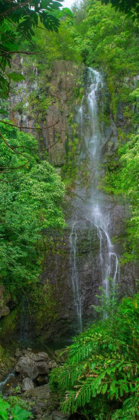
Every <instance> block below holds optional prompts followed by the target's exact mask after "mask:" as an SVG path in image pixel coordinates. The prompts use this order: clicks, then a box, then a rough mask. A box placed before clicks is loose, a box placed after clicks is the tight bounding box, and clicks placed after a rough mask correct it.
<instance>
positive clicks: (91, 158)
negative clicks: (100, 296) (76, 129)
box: [70, 68, 118, 331]
mask: <svg viewBox="0 0 139 420" xmlns="http://www.w3.org/2000/svg"><path fill="white" fill-rule="evenodd" d="M88 81H89V86H88V87H87V92H86V95H84V97H83V99H82V104H81V107H80V109H79V118H78V120H79V125H80V133H81V149H80V158H79V161H81V160H83V159H84V157H86V156H87V158H88V162H89V164H88V169H89V171H90V184H91V185H90V193H89V196H88V194H87V191H86V189H83V188H82V187H80V186H79V184H80V183H79V182H78V186H77V188H76V193H77V195H79V192H80V194H81V196H82V200H84V204H83V202H81V201H80V200H79V201H78V200H77V203H76V204H75V205H76V206H78V211H79V214H80V206H81V211H82V218H83V219H84V220H89V222H90V223H91V224H93V225H94V226H96V228H97V233H98V237H99V242H100V252H99V260H100V267H101V277H102V286H103V288H104V290H105V293H106V296H107V297H108V296H109V292H110V290H109V278H112V279H113V282H114V285H115V283H116V280H117V275H118V256H117V254H116V252H115V247H114V245H113V244H112V242H111V239H110V231H111V217H110V210H109V205H107V201H108V198H107V197H106V196H105V194H104V193H102V192H100V190H99V189H98V177H100V176H101V169H100V168H101V161H102V146H103V144H104V143H105V141H106V139H105V138H104V137H103V136H102V134H101V130H100V124H99V116H98V97H99V91H100V89H102V88H103V81H102V77H101V75H100V73H99V72H98V71H96V70H93V69H91V68H89V69H88ZM86 118H87V120H88V121H89V124H88V121H86ZM86 122H87V124H86ZM87 126H88V127H89V128H88V129H87V128H86V127H87ZM79 221H80V219H77V217H76V221H75V220H73V223H72V229H71V234H70V266H71V282H72V290H73V297H74V306H75V308H76V314H77V321H78V326H79V329H80V331H81V329H82V291H81V287H80V281H79V273H78V264H77V257H78V256H77V240H78V236H77V232H78V230H77V223H78V222H79ZM92 264H93V261H92ZM90 293H91V290H90Z"/></svg>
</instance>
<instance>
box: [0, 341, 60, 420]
mask: <svg viewBox="0 0 139 420" xmlns="http://www.w3.org/2000/svg"><path fill="white" fill-rule="evenodd" d="M9 359H10V363H7V365H6V366H8V367H9V366H10V365H11V369H10V370H11V371H10V372H7V376H6V371H5V377H3V379H2V381H1V383H0V392H3V394H4V395H6V396H7V397H8V396H10V395H16V396H19V397H20V398H21V399H23V400H25V401H26V403H27V405H28V407H29V409H30V410H31V412H32V413H33V416H34V419H38V420H41V419H43V420H60V419H61V420H67V419H68V416H66V415H64V414H63V413H61V412H60V411H59V410H58V408H59V403H58V400H57V397H56V396H55V395H54V394H52V392H51V390H50V386H49V375H50V372H51V370H52V369H53V368H55V367H56V366H57V364H58V363H59V361H58V357H57V352H55V354H54V358H53V359H52V358H50V357H49V355H48V354H47V353H45V352H38V353H34V352H33V351H32V349H30V348H27V349H24V350H20V349H17V350H16V352H15V355H14V357H12V358H11V357H10V358H9ZM11 359H12V360H11ZM61 361H62V360H61ZM3 372H4V371H3Z"/></svg>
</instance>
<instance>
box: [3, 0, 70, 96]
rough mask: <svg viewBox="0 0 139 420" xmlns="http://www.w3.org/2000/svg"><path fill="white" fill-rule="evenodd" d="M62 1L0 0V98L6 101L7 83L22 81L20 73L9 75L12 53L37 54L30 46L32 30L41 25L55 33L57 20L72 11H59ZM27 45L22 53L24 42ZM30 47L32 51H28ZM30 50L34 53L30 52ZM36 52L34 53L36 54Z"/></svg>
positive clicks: (58, 23) (10, 73)
mask: <svg viewBox="0 0 139 420" xmlns="http://www.w3.org/2000/svg"><path fill="white" fill-rule="evenodd" d="M61 1H63V0H61ZM61 7H62V4H61V2H58V1H55V0H41V1H39V0H32V1H29V2H26V0H23V1H22V3H21V1H20V0H17V1H16V0H10V1H8V2H6V1H5V0H0V10H1V13H0V29H1V30H0V96H1V98H7V96H8V93H9V88H10V81H11V80H13V81H15V82H18V81H20V80H23V77H22V75H21V74H18V73H16V72H8V71H7V69H6V66H9V67H10V66H11V59H12V57H13V54H15V53H18V52H23V53H26V54H32V53H36V51H35V46H34V44H33V43H32V38H33V36H34V33H35V32H34V30H35V28H37V27H38V26H39V24H42V25H43V29H44V30H48V31H50V30H51V31H53V30H54V31H55V32H58V28H59V25H60V17H62V16H65V15H69V16H70V18H71V15H72V13H71V11H69V10H68V9H67V8H65V9H63V11H61V10H60V8H61ZM24 40H27V44H26V45H25V43H24V47H25V49H24V48H23V50H22V46H23V41H24ZM30 46H31V52H29V49H30ZM32 47H33V52H32ZM38 53H39V51H37V54H38Z"/></svg>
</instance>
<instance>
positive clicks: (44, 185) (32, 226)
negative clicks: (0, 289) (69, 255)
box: [0, 124, 64, 293]
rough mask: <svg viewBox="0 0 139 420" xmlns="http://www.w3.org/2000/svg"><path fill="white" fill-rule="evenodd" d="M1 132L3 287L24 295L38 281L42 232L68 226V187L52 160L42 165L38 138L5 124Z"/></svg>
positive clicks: (0, 226) (0, 225)
mask: <svg viewBox="0 0 139 420" xmlns="http://www.w3.org/2000/svg"><path fill="white" fill-rule="evenodd" d="M0 129H1V133H3V134H2V137H1V141H0V142H1V158H0V167H1V175H0V181H1V192H0V242H1V245H0V256H1V257H0V268H1V282H2V283H4V284H6V287H7V289H8V288H9V289H10V291H11V290H12V291H14V293H15V291H16V293H19V290H22V288H24V287H27V286H28V285H29V284H31V283H32V282H34V281H37V279H38V275H39V273H40V269H41V261H42V255H41V249H39V247H40V242H41V231H42V230H43V229H44V228H48V227H53V228H55V227H57V228H62V227H63V226H64V219H63V213H62V209H61V200H62V198H63V195H64V186H63V184H62V182H61V179H60V177H59V175H57V173H56V171H55V169H54V168H53V167H52V166H51V165H50V164H49V163H48V162H47V161H43V162H39V159H38V157H37V141H36V139H35V138H34V137H33V136H31V135H27V134H26V133H22V132H20V131H19V130H18V129H16V128H13V127H10V126H9V127H8V126H6V127H5V125H4V124H0ZM4 140H5V141H6V143H5V141H4ZM7 145H8V146H7Z"/></svg>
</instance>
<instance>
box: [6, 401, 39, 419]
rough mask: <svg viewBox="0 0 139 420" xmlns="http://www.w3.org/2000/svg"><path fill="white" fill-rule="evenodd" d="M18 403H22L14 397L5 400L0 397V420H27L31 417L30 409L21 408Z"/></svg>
mask: <svg viewBox="0 0 139 420" xmlns="http://www.w3.org/2000/svg"><path fill="white" fill-rule="evenodd" d="M19 403H20V404H21V405H22V400H20V402H19V401H18V400H17V398H15V399H12V400H11V399H10V398H9V399H8V401H7V400H5V399H4V398H2V397H0V420H9V419H11V420H27V419H31V418H33V415H32V413H31V412H30V411H28V410H25V409H24V408H22V407H21V406H20V405H19Z"/></svg>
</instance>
